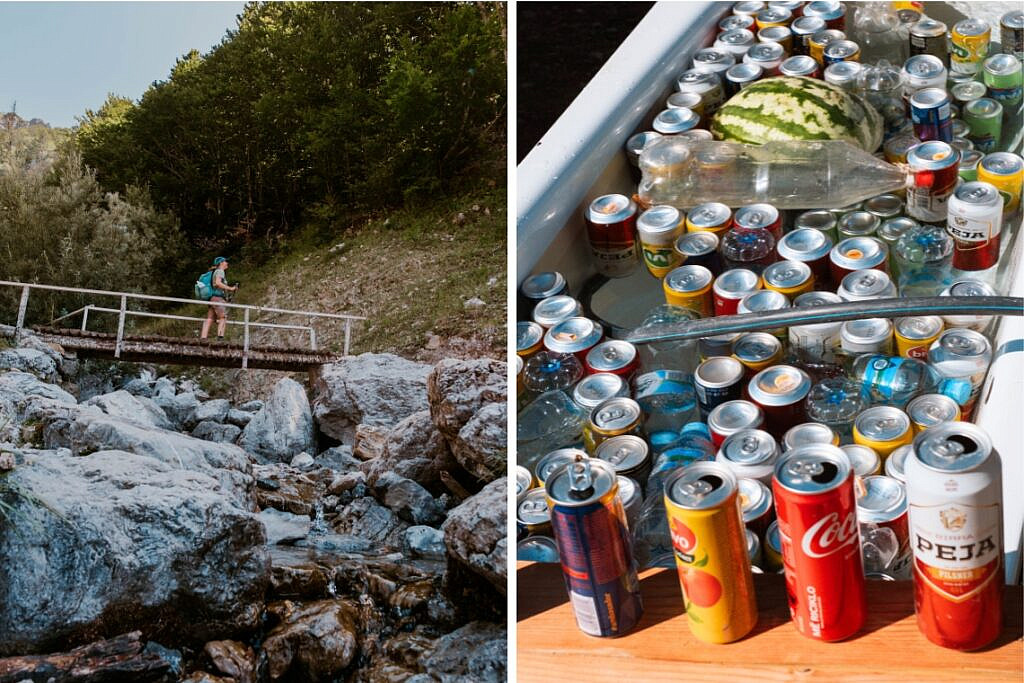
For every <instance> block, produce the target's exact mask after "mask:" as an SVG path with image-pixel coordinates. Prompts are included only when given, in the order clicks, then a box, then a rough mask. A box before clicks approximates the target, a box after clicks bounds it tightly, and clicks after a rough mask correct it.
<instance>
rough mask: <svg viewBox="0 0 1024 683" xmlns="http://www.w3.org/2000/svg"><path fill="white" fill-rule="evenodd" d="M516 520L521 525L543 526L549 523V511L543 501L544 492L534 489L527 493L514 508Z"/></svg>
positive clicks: (544, 500) (545, 501) (541, 489)
mask: <svg viewBox="0 0 1024 683" xmlns="http://www.w3.org/2000/svg"><path fill="white" fill-rule="evenodd" d="M516 519H518V520H519V521H520V522H522V523H523V524H529V525H531V526H532V525H535V524H545V523H547V522H550V521H551V510H549V509H548V503H547V500H546V499H545V490H544V489H543V488H536V489H532V490H530V491H528V492H527V493H526V496H525V497H524V498H523V499H522V500H521V501H519V504H518V505H517V506H516Z"/></svg>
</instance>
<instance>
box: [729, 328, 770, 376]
mask: <svg viewBox="0 0 1024 683" xmlns="http://www.w3.org/2000/svg"><path fill="white" fill-rule="evenodd" d="M732 357H733V358H735V359H736V360H738V361H739V362H741V363H743V366H744V367H745V368H746V372H745V373H744V376H746V377H753V376H754V375H756V374H757V373H759V372H760V371H762V370H764V369H765V368H767V367H768V366H771V365H775V364H777V363H778V362H779V361H781V360H782V342H781V341H779V338H778V337H776V336H775V335H773V334H770V333H768V332H748V333H746V334H744V335H742V336H741V337H740V338H739V339H737V340H736V341H735V342H733V344H732Z"/></svg>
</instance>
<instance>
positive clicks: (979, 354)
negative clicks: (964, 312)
mask: <svg viewBox="0 0 1024 683" xmlns="http://www.w3.org/2000/svg"><path fill="white" fill-rule="evenodd" d="M928 361H929V362H930V363H932V364H933V365H935V364H937V363H943V364H944V365H946V364H948V365H949V366H957V367H955V368H951V369H955V370H960V369H963V370H964V371H965V372H964V373H963V374H971V373H972V372H977V371H978V370H979V369H984V367H987V366H988V364H989V363H990V362H991V361H992V344H991V343H990V342H989V340H988V338H987V337H985V335H983V334H981V333H980V332H975V331H974V330H970V329H961V328H953V329H951V330H946V331H944V332H943V333H942V334H940V335H939V338H938V339H936V340H935V341H934V342H932V345H931V346H930V347H929V348H928Z"/></svg>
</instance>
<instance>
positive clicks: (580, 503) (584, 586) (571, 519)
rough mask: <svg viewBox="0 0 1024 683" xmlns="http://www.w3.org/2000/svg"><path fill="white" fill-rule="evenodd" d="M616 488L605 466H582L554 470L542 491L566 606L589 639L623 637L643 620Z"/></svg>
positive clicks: (595, 462)
mask: <svg viewBox="0 0 1024 683" xmlns="http://www.w3.org/2000/svg"><path fill="white" fill-rule="evenodd" d="M618 488H619V485H618V480H617V478H616V475H615V472H614V470H613V469H612V468H611V467H610V466H609V465H608V464H607V463H604V462H601V461H600V460H582V461H579V462H576V463H573V464H572V465H571V466H568V467H565V468H563V469H560V470H559V471H558V472H557V473H556V474H555V475H554V476H553V477H552V478H551V480H550V481H549V483H548V487H547V488H546V489H545V491H546V492H547V504H548V506H549V508H550V510H551V527H552V530H553V532H554V538H555V542H556V543H557V545H558V554H559V558H560V560H561V563H562V574H563V576H564V578H565V585H566V589H567V591H568V593H569V602H570V603H571V604H572V607H573V612H574V613H575V616H576V623H577V625H578V626H579V628H580V630H581V631H583V632H584V633H586V634H588V635H592V636H604V637H614V636H619V635H622V634H625V633H628V632H629V631H630V630H631V629H632V628H633V627H634V626H636V624H637V622H638V621H640V617H641V615H642V614H643V603H642V601H641V598H640V582H639V580H638V578H637V574H636V563H635V561H634V558H633V544H632V539H631V538H630V534H629V528H628V526H627V522H626V513H625V510H624V509H623V507H622V501H621V499H620V498H619V495H618Z"/></svg>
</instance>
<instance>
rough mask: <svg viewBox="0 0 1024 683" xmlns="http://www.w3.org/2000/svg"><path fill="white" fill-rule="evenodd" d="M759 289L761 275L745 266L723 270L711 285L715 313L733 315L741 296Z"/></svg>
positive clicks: (717, 314)
mask: <svg viewBox="0 0 1024 683" xmlns="http://www.w3.org/2000/svg"><path fill="white" fill-rule="evenodd" d="M759 289H761V276H760V275H758V274H757V273H755V272H754V271H752V270H748V269H746V268H733V269H730V270H727V271H725V272H724V273H722V274H721V275H719V276H718V277H717V278H715V282H714V284H713V285H712V298H713V300H714V307H715V315H716V316H719V315H735V314H736V311H737V309H738V308H739V304H740V301H741V300H742V299H743V297H745V296H747V295H748V294H751V293H753V292H756V291H758V290H759Z"/></svg>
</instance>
